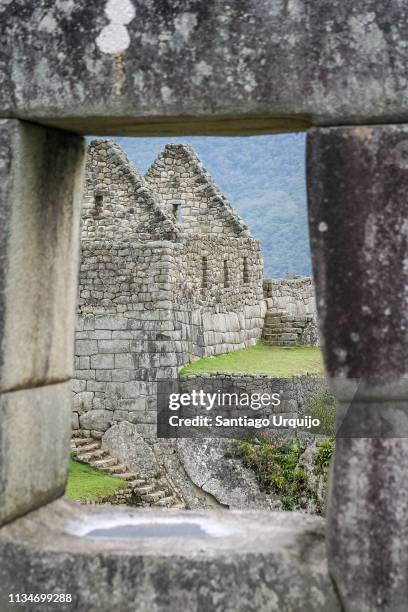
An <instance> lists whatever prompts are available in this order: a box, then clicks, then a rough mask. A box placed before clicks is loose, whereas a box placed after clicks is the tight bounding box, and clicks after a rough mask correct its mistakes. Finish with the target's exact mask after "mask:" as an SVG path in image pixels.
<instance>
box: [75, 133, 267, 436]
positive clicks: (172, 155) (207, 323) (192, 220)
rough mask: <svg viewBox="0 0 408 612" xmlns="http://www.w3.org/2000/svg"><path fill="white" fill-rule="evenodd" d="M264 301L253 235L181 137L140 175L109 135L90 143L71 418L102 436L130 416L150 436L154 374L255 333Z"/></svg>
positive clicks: (163, 374) (173, 370) (171, 374)
mask: <svg viewBox="0 0 408 612" xmlns="http://www.w3.org/2000/svg"><path fill="white" fill-rule="evenodd" d="M175 161H176V162H177V163H176V164H175V163H174V162H175ZM183 164H184V165H185V168H184V166H183ZM162 166H163V167H164V168H165V170H163V171H161V174H160V181H158V182H155V180H156V179H157V176H156V174H155V173H157V171H158V168H161V167H162ZM175 167H177V168H178V169H177V173H178V174H177V176H178V177H179V179H180V180H179V181H178V182H177V183H175V182H174V181H175V178H174V177H175V174H174V172H175V171H174V170H171V168H175ZM183 168H184V170H185V171H184V172H183ZM184 175H185V176H184ZM155 177H156V179H155V180H153V179H154V178H155ZM184 178H185V179H186V180H187V182H188V186H185V185H184V183H183V180H184ZM182 179H183V180H182ZM174 185H175V186H174ZM183 190H185V191H183ZM176 195H177V196H178V197H179V200H177V202H178V203H179V206H180V207H181V214H180V211H178V210H176V209H174V210H173V208H172V206H173V203H174V201H175V199H176ZM204 220H207V221H206V223H207V222H208V224H207V225H206V227H204ZM204 263H205V265H204ZM265 308H266V307H265V303H264V300H263V293H262V257H261V252H260V246H259V243H258V241H256V240H254V239H253V238H252V237H251V236H250V234H249V232H248V231H247V229H246V227H245V225H244V223H243V222H242V221H241V220H240V219H239V217H238V216H237V215H236V214H235V213H234V211H233V209H232V207H231V205H230V204H229V203H228V201H227V200H226V198H225V197H224V196H223V195H222V194H221V192H219V190H217V188H216V186H215V185H214V183H213V182H212V180H211V179H210V177H209V175H208V173H206V171H205V170H204V168H203V167H202V164H201V162H200V161H199V160H198V158H197V157H196V156H195V154H194V153H193V152H192V151H191V149H190V148H189V147H185V146H184V145H176V146H174V145H171V146H167V147H166V149H165V151H164V152H163V153H162V154H161V155H160V156H159V158H158V160H157V161H156V162H155V164H153V166H152V168H151V170H150V171H149V173H148V175H147V180H145V179H144V178H143V177H142V176H141V175H140V174H139V173H138V171H137V170H136V169H135V168H134V167H133V166H132V165H131V163H130V162H129V160H128V159H127V158H126V155H125V153H124V152H123V151H122V150H121V149H120V147H119V146H118V145H116V144H115V143H112V142H110V141H94V142H93V143H92V144H91V145H90V147H89V154H88V163H87V171H86V181H85V195H84V202H83V209H82V242H81V267H80V283H79V299H78V322H77V332H76V349H75V380H74V383H73V389H74V409H73V427H74V428H77V427H80V428H82V429H85V430H89V431H91V432H93V435H95V436H100V435H101V434H102V432H103V431H106V429H108V428H109V427H110V426H111V425H112V424H113V423H115V422H118V421H122V420H127V421H129V422H131V423H134V424H137V426H138V428H139V430H140V433H141V434H142V435H143V436H145V437H153V436H154V435H155V428H156V426H155V423H156V414H155V396H156V381H157V380H160V379H174V378H176V377H177V373H178V370H179V368H180V366H181V365H183V364H185V363H188V362H190V361H192V360H194V359H197V358H200V357H205V356H208V355H215V354H219V353H225V352H228V351H231V350H235V349H239V348H244V347H246V346H250V345H252V344H254V343H255V342H256V341H257V339H258V338H259V337H260V335H261V331H262V325H263V319H264V314H265Z"/></svg>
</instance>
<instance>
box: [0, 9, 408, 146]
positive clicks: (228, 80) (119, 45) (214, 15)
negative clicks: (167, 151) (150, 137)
mask: <svg viewBox="0 0 408 612" xmlns="http://www.w3.org/2000/svg"><path fill="white" fill-rule="evenodd" d="M103 8H104V10H103ZM23 9H24V10H23ZM1 19H2V22H3V23H4V24H5V31H4V34H3V54H2V58H1V64H0V74H1V75H2V80H1V88H0V92H1V98H0V113H1V115H2V116H4V115H7V116H18V117H21V118H27V119H30V120H32V119H35V120H39V121H43V122H46V123H49V124H53V125H55V126H58V127H63V128H68V129H70V130H74V131H75V130H78V131H81V132H83V133H90V132H91V133H93V134H95V133H100V134H102V133H105V134H108V133H111V134H112V133H113V134H118V133H121V134H126V133H129V134H130V133H133V134H138V133H139V134H161V135H163V134H166V133H167V134H171V133H176V134H180V133H214V132H215V133H218V134H221V133H223V134H228V133H241V134H242V133H244V132H247V133H251V132H252V133H254V132H265V131H269V132H270V131H271V130H273V129H278V130H285V129H286V130H288V129H289V130H297V129H302V128H304V127H306V126H308V125H310V124H311V123H314V124H328V123H331V124H336V125H338V124H341V123H357V122H360V123H361V122H365V123H368V122H377V123H381V122H383V123H384V122H385V121H387V122H389V121H395V122H397V121H407V120H408V111H407V108H406V105H405V102H404V101H405V99H406V95H407V81H406V65H407V61H408V51H407V47H406V39H407V35H408V32H407V28H408V26H407V19H406V3H405V1H404V0H392V1H391V2H388V3H386V4H384V3H379V2H376V0H360V1H359V2H358V3H355V2H354V1H353V0H343V1H342V2H339V1H337V0H336V1H334V2H330V3H326V2H308V1H306V0H299V1H297V2H291V3H287V2H285V1H283V0H274V1H273V2H272V1H270V0H262V1H259V0H242V1H240V2H234V3H231V2H228V1H227V0H214V1H213V2H211V4H208V3H200V2H196V1H195V0H181V1H180V2H178V3H169V2H166V3H160V4H159V5H157V4H156V3H146V2H142V1H140V0H133V1H130V0H128V1H127V2H126V3H125V5H121V4H119V3H118V2H117V1H116V0H109V1H108V2H106V3H104V4H103V5H101V3H100V2H99V1H98V0H89V1H88V2H87V3H86V5H85V4H83V3H81V2H79V1H75V2H65V3H59V4H55V6H48V7H47V11H46V13H44V11H41V10H38V3H37V2H34V1H30V2H27V1H26V0H15V1H14V2H3V4H2V6H1ZM62 76H63V78H62ZM51 117H52V118H51Z"/></svg>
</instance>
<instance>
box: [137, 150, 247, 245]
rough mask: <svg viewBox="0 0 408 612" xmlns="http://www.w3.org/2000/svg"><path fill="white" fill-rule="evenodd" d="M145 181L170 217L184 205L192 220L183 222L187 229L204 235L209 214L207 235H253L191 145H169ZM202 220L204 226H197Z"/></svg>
mask: <svg viewBox="0 0 408 612" xmlns="http://www.w3.org/2000/svg"><path fill="white" fill-rule="evenodd" d="M145 179H146V183H147V184H148V185H149V186H150V188H151V189H152V191H154V192H155V194H156V195H157V197H158V198H159V200H160V204H161V206H162V208H163V209H164V210H165V211H166V213H167V214H168V215H171V207H172V206H173V205H175V206H178V205H181V207H182V209H183V208H184V209H186V210H187V213H188V218H187V219H185V220H184V222H183V227H185V229H190V230H192V231H193V232H194V233H200V231H203V229H202V228H203V226H205V215H207V216H208V221H209V231H206V232H203V233H225V232H226V231H227V232H228V231H230V232H231V234H232V235H234V236H235V237H237V236H246V237H250V236H251V234H250V232H249V230H248V227H247V226H246V224H245V223H244V221H243V220H242V219H241V218H240V216H239V215H238V214H237V213H236V211H235V210H234V209H233V207H232V206H231V204H230V202H229V200H228V199H227V197H226V196H225V195H224V194H223V193H222V192H221V190H220V189H219V187H218V186H217V185H216V183H215V182H214V180H213V179H212V177H211V176H210V174H209V173H208V172H207V170H206V169H205V168H204V166H203V164H202V162H201V160H200V159H199V158H198V156H197V155H196V153H195V152H194V150H193V149H192V147H190V146H189V145H184V144H168V145H166V147H165V148H164V150H163V151H162V152H161V153H160V154H159V156H158V157H157V159H156V160H155V161H154V162H153V164H152V165H151V167H150V168H149V170H148V172H147V173H146V175H145ZM198 217H200V219H201V225H200V223H198V224H196V223H195V221H196V220H197V219H198ZM173 218H174V217H173ZM203 222H204V223H203Z"/></svg>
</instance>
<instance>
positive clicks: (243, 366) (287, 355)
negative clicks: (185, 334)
mask: <svg viewBox="0 0 408 612" xmlns="http://www.w3.org/2000/svg"><path fill="white" fill-rule="evenodd" d="M202 372H206V373H210V372H241V373H243V374H267V375H268V376H281V377H283V378H285V377H289V376H294V375H296V374H306V373H308V374H323V361H322V354H321V352H320V349H319V348H317V347H309V346H294V347H293V348H292V347H291V348H284V347H281V346H268V345H266V344H263V343H262V342H259V343H258V344H256V345H255V346H250V347H248V348H246V349H241V350H239V351H233V352H232V353H226V354H225V355H218V356H217V357H206V358H205V359H200V360H199V361H194V362H193V363H190V364H188V365H187V366H185V367H184V368H183V369H182V370H181V374H199V373H202Z"/></svg>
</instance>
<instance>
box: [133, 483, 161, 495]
mask: <svg viewBox="0 0 408 612" xmlns="http://www.w3.org/2000/svg"><path fill="white" fill-rule="evenodd" d="M134 490H135V491H136V493H139V495H147V494H148V493H153V492H154V491H156V487H155V486H154V485H152V484H147V485H144V486H142V487H135V489H134Z"/></svg>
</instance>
